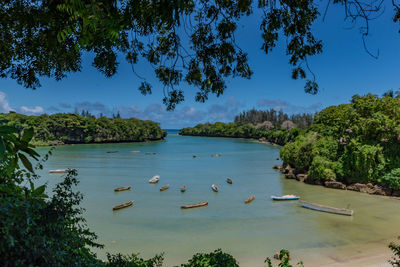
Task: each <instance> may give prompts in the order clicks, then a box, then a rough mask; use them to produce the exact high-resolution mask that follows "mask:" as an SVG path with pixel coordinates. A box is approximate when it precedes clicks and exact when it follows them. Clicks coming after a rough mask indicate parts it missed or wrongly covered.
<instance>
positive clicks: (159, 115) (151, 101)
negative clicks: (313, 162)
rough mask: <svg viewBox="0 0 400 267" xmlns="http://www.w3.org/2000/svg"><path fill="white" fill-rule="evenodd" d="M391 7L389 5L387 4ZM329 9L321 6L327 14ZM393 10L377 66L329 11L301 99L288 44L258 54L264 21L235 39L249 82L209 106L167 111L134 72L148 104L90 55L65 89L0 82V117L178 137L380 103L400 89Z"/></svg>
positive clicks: (378, 34)
mask: <svg viewBox="0 0 400 267" xmlns="http://www.w3.org/2000/svg"><path fill="white" fill-rule="evenodd" d="M387 2H390V1H387ZM323 9H324V6H321V11H322V12H323ZM393 14H394V12H393V8H392V7H391V6H390V5H388V6H386V9H385V13H384V14H383V15H382V16H380V17H379V18H377V19H376V20H374V21H372V22H370V27H371V28H370V35H369V37H368V38H367V46H368V48H369V50H370V51H371V52H372V53H374V54H379V56H378V59H375V58H373V57H371V56H370V55H369V54H368V53H367V52H366V51H365V50H364V48H363V43H362V38H361V34H360V30H359V26H360V24H359V25H356V26H353V27H351V26H352V24H351V23H349V22H348V21H346V20H344V9H343V8H341V7H339V6H334V5H331V6H330V7H329V10H328V13H327V16H326V18H325V20H322V18H321V17H320V18H318V20H317V21H316V22H315V23H314V26H313V31H314V33H315V36H316V37H317V38H319V39H321V40H322V41H323V45H324V47H323V53H322V54H320V55H317V56H314V57H312V58H310V59H309V64H310V67H311V68H312V70H313V72H314V73H315V74H316V78H317V82H318V83H319V86H320V89H321V90H320V92H319V93H318V94H317V95H310V94H306V93H305V92H304V83H305V81H304V80H292V79H291V66H290V65H289V64H288V61H289V57H288V56H286V53H285V45H286V41H285V39H282V40H281V41H280V42H279V43H278V45H277V47H276V48H275V49H274V51H273V52H272V53H270V54H268V55H266V54H265V53H264V52H263V51H262V50H261V44H262V40H261V34H260V31H259V23H260V18H259V13H257V12H256V13H255V14H254V15H253V16H251V17H249V18H245V19H244V20H242V21H241V24H240V25H239V29H238V33H237V35H236V39H237V42H238V43H239V46H240V47H241V48H242V49H243V50H245V51H246V52H247V53H248V58H249V63H250V66H251V68H252V70H253V71H254V74H253V76H252V78H251V79H250V80H247V79H241V78H235V79H229V80H227V88H226V90H225V92H224V94H223V95H222V96H220V97H218V98H217V97H215V96H211V95H210V97H209V100H208V101H207V102H206V103H198V102H195V100H194V98H195V93H196V88H194V87H190V86H188V85H186V84H183V87H182V88H184V92H185V101H184V102H182V103H181V104H179V105H178V106H177V108H176V109H175V111H173V112H169V111H166V109H165V106H164V105H163V103H162V98H163V93H162V85H161V84H159V83H158V82H157V81H156V79H155V78H154V73H153V72H152V69H151V68H149V66H147V65H145V64H140V65H138V66H136V69H137V70H138V71H139V73H140V74H141V75H142V76H145V77H146V78H148V79H149V81H150V82H151V83H152V85H153V94H152V95H148V96H143V95H142V94H141V93H140V92H139V91H138V89H137V88H138V87H139V85H140V82H141V81H140V80H139V79H138V78H137V77H136V76H135V75H134V74H133V73H132V70H131V66H130V65H129V64H127V63H125V62H123V60H122V62H121V64H120V66H119V69H118V73H117V74H116V75H115V76H113V77H111V78H106V77H104V76H103V75H102V74H100V73H99V72H98V71H97V70H96V69H95V68H93V67H92V66H91V60H92V59H93V58H92V55H90V54H86V55H85V56H84V58H83V59H84V60H83V68H82V72H80V73H71V74H69V75H68V77H67V78H65V79H63V80H62V81H55V80H53V79H48V78H42V79H41V84H42V87H40V88H38V89H37V90H31V89H26V88H24V87H23V86H21V85H18V84H17V83H16V82H15V81H14V80H11V79H0V112H3V113H6V112H9V111H10V110H13V111H17V112H20V113H24V114H27V115H37V114H42V113H48V114H51V113H58V112H74V110H75V109H78V110H82V109H85V110H89V111H90V112H91V113H92V114H95V115H97V114H99V113H103V114H106V115H111V114H113V113H116V112H119V113H120V114H121V116H122V117H124V118H127V117H136V118H139V119H146V120H153V121H156V122H159V123H160V124H161V126H162V127H163V128H166V129H179V128H182V127H187V126H194V125H196V124H198V123H205V122H216V121H222V122H229V121H232V120H233V119H234V116H235V115H237V114H238V113H240V112H242V111H244V110H248V109H251V108H256V109H270V108H274V109H276V110H283V111H284V112H287V113H303V112H317V111H320V110H321V109H323V108H325V107H327V106H330V105H338V104H342V103H348V102H349V101H350V99H351V97H352V95H354V94H359V95H364V94H367V93H373V94H377V95H381V94H383V93H384V92H386V91H387V90H390V89H393V90H397V89H399V88H400V75H399V66H398V63H399V62H400V53H399V47H400V32H399V30H400V25H399V24H395V23H393V21H392V16H393Z"/></svg>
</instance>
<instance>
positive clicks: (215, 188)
mask: <svg viewBox="0 0 400 267" xmlns="http://www.w3.org/2000/svg"><path fill="white" fill-rule="evenodd" d="M211 188H212V190H213V191H214V192H218V187H217V186H216V185H215V184H213V185H212V186H211Z"/></svg>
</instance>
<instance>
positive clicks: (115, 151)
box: [107, 150, 119, 153]
mask: <svg viewBox="0 0 400 267" xmlns="http://www.w3.org/2000/svg"><path fill="white" fill-rule="evenodd" d="M118 152H119V151H118V150H110V151H107V153H118Z"/></svg>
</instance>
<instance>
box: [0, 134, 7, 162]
mask: <svg viewBox="0 0 400 267" xmlns="http://www.w3.org/2000/svg"><path fill="white" fill-rule="evenodd" d="M4 152H6V144H4V140H3V137H1V136H0V158H1V157H3V155H4Z"/></svg>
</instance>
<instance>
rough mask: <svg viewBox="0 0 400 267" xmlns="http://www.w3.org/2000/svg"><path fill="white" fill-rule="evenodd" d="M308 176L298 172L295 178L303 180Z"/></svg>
mask: <svg viewBox="0 0 400 267" xmlns="http://www.w3.org/2000/svg"><path fill="white" fill-rule="evenodd" d="M307 178H308V175H307V174H304V173H299V174H297V175H296V180H297V181H300V182H304V181H305V180H306V179H307Z"/></svg>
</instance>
